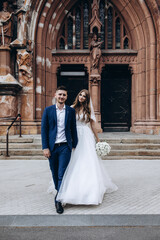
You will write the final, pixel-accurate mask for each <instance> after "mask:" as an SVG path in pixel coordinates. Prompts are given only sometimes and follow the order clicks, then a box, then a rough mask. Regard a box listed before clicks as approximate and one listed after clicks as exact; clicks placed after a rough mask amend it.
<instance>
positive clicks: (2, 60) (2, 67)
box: [0, 46, 11, 76]
mask: <svg viewBox="0 0 160 240" xmlns="http://www.w3.org/2000/svg"><path fill="white" fill-rule="evenodd" d="M10 51H11V49H10V48H9V47H6V46H0V76H4V75H7V74H8V73H11V68H10Z"/></svg>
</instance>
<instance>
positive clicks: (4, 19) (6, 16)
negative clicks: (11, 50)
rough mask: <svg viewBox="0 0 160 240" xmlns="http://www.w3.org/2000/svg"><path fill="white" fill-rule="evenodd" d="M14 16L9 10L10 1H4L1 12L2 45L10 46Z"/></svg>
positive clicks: (0, 40)
mask: <svg viewBox="0 0 160 240" xmlns="http://www.w3.org/2000/svg"><path fill="white" fill-rule="evenodd" d="M12 29H13V16H12V13H10V12H9V11H8V2H7V1H5V2H3V9H2V11H1V12H0V46H4V45H6V46H9V45H10V43H11V41H12V37H13V31H12Z"/></svg>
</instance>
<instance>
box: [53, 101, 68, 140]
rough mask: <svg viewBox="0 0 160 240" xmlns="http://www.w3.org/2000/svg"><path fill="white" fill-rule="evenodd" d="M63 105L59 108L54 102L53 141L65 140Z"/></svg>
mask: <svg viewBox="0 0 160 240" xmlns="http://www.w3.org/2000/svg"><path fill="white" fill-rule="evenodd" d="M65 108H66V107H65V105H64V107H63V108H62V109H59V108H58V106H57V104H56V114H57V136H56V141H55V143H61V142H67V139H66V135H65Z"/></svg>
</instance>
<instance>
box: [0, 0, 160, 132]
mask: <svg viewBox="0 0 160 240" xmlns="http://www.w3.org/2000/svg"><path fill="white" fill-rule="evenodd" d="M0 4H1V5H0V135H3V134H5V132H6V129H7V127H8V126H9V124H10V123H11V119H12V118H14V117H16V115H17V114H18V113H20V114H21V116H22V134H39V133H40V126H41V117H42V113H43V110H44V108H45V107H46V106H49V105H51V104H53V103H55V99H54V94H55V90H56V88H57V86H59V85H65V86H66V87H67V88H68V94H69V97H68V102H67V103H68V104H72V102H73V100H74V98H75V96H76V94H77V93H78V92H79V91H80V90H81V89H83V88H87V89H89V91H90V93H91V97H92V101H93V105H94V110H95V113H96V118H97V123H98V124H97V128H98V129H99V131H122V132H123V131H132V132H135V133H145V134H160V43H159V40H160V1H159V0H145V1H144V0H119V1H117V0H79V1H78V0H72V1H71V0H62V1H59V0H17V1H16V0H10V1H5V0H4V1H1V3H0ZM17 131H18V128H17V127H16V126H14V127H13V128H12V130H11V132H12V134H17Z"/></svg>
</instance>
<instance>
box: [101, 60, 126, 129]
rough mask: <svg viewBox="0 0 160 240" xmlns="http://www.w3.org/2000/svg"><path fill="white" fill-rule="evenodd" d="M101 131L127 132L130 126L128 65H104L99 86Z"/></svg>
mask: <svg viewBox="0 0 160 240" xmlns="http://www.w3.org/2000/svg"><path fill="white" fill-rule="evenodd" d="M101 89H102V90H101V113H102V129H103V131H106V132H116V131H117V132H123V131H129V130H130V126H131V73H130V71H129V69H128V65H106V67H105V68H104V70H103V72H102V85H101Z"/></svg>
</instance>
